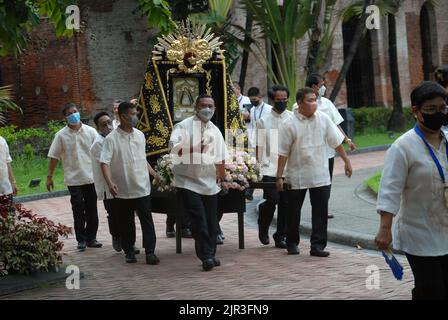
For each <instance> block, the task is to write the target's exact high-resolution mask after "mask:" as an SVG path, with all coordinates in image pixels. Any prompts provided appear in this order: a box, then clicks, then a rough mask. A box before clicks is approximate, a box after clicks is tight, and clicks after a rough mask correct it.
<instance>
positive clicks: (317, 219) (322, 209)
mask: <svg viewBox="0 0 448 320" xmlns="http://www.w3.org/2000/svg"><path fill="white" fill-rule="evenodd" d="M307 190H308V189H303V190H288V191H286V194H287V201H288V205H289V210H288V214H287V219H286V226H287V233H286V242H287V244H288V245H293V244H297V245H298V244H299V242H300V236H299V226H300V217H301V209H302V205H303V201H304V200H305V195H306V192H307ZM309 190H310V199H311V224H312V231H311V250H323V249H324V248H325V247H326V246H327V224H328V199H329V196H330V186H324V187H318V188H310V189H309Z"/></svg>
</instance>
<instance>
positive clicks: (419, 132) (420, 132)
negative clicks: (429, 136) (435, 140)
mask: <svg viewBox="0 0 448 320" xmlns="http://www.w3.org/2000/svg"><path fill="white" fill-rule="evenodd" d="M414 130H415V132H416V133H417V135H418V136H419V137H420V138H422V140H423V142H424V143H425V145H426V147H428V150H429V154H430V155H431V157H432V160H434V163H435V164H436V167H437V170H439V174H440V178H442V181H443V184H445V181H446V180H445V174H444V172H443V168H442V165H441V164H440V162H439V159H437V157H436V155H435V154H434V151H433V150H432V148H431V146H430V145H429V143H428V141H427V140H426V138H425V136H424V135H423V132H422V131H421V130H420V128H419V127H418V126H417V125H415V127H414ZM445 143H446V148H445V149H446V150H445V151H446V158H447V159H448V141H445Z"/></svg>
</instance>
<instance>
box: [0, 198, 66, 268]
mask: <svg viewBox="0 0 448 320" xmlns="http://www.w3.org/2000/svg"><path fill="white" fill-rule="evenodd" d="M70 233H71V229H70V228H69V227H67V226H65V225H62V224H58V225H56V224H55V223H54V222H53V221H51V220H49V219H47V218H45V217H39V216H37V215H35V214H33V213H32V212H31V211H30V210H26V209H25V208H23V207H22V205H20V204H13V203H12V202H11V201H10V200H9V199H8V198H6V197H1V198H0V248H1V250H0V275H4V274H8V273H21V274H30V273H33V272H38V271H50V270H51V269H52V268H57V267H58V266H60V264H61V263H62V255H61V253H60V251H61V250H62V248H63V243H62V242H61V241H59V237H60V236H65V237H67V236H68V235H69V234H70Z"/></svg>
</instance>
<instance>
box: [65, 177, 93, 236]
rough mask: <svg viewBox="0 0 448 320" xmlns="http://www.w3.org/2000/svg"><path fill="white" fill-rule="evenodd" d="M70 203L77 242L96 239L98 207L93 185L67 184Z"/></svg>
mask: <svg viewBox="0 0 448 320" xmlns="http://www.w3.org/2000/svg"><path fill="white" fill-rule="evenodd" d="M67 188H68V191H69V192H70V202H71V204H72V211H73V220H74V223H75V235H76V240H77V241H78V242H81V241H87V242H89V241H92V240H95V239H96V233H97V231H98V208H97V206H96V202H97V197H96V191H95V185H94V184H93V183H92V184H86V185H82V186H68V187H67Z"/></svg>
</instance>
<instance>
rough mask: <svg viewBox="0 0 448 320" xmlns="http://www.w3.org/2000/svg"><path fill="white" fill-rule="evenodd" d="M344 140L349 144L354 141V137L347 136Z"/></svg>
mask: <svg viewBox="0 0 448 320" xmlns="http://www.w3.org/2000/svg"><path fill="white" fill-rule="evenodd" d="M344 142H345V143H346V144H349V143H350V142H352V139H350V138H345V139H344Z"/></svg>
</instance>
